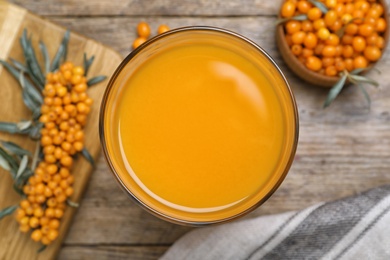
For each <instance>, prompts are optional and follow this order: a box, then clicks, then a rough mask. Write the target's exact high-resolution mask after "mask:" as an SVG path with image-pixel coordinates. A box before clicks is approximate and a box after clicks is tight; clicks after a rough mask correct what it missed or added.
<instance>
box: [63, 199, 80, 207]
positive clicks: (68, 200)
mask: <svg viewBox="0 0 390 260" xmlns="http://www.w3.org/2000/svg"><path fill="white" fill-rule="evenodd" d="M66 203H67V204H68V205H69V206H71V207H73V208H78V207H79V206H80V204H79V203H77V202H74V201H71V200H70V199H67V200H66Z"/></svg>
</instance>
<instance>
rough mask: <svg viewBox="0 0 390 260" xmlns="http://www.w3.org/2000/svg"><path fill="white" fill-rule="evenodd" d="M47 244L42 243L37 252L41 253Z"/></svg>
mask: <svg viewBox="0 0 390 260" xmlns="http://www.w3.org/2000/svg"><path fill="white" fill-rule="evenodd" d="M46 247H47V245H42V246H41V247H40V248H39V249H38V250H37V253H41V252H42V251H44V250H45V249H46Z"/></svg>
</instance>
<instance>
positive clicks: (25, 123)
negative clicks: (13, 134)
mask: <svg viewBox="0 0 390 260" xmlns="http://www.w3.org/2000/svg"><path fill="white" fill-rule="evenodd" d="M31 125H32V121H31V120H22V121H20V122H19V123H16V127H17V128H18V129H19V130H20V131H23V130H26V129H28V128H30V126H31Z"/></svg>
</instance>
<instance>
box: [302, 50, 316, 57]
mask: <svg viewBox="0 0 390 260" xmlns="http://www.w3.org/2000/svg"><path fill="white" fill-rule="evenodd" d="M313 55H314V51H313V49H307V48H303V49H302V57H303V58H305V59H306V58H308V57H310V56H313Z"/></svg>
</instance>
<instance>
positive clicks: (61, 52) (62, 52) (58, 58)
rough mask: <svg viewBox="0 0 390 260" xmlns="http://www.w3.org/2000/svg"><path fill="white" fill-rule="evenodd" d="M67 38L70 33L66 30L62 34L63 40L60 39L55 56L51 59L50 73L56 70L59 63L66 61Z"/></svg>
mask: <svg viewBox="0 0 390 260" xmlns="http://www.w3.org/2000/svg"><path fill="white" fill-rule="evenodd" d="M69 37H70V31H69V30H67V31H66V32H65V34H64V38H63V39H62V42H61V44H60V46H59V47H58V50H57V53H56V55H55V56H54V58H53V61H52V64H51V69H50V70H51V71H56V70H58V69H59V67H60V64H61V62H63V61H65V60H66V56H67V52H68V42H69Z"/></svg>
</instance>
